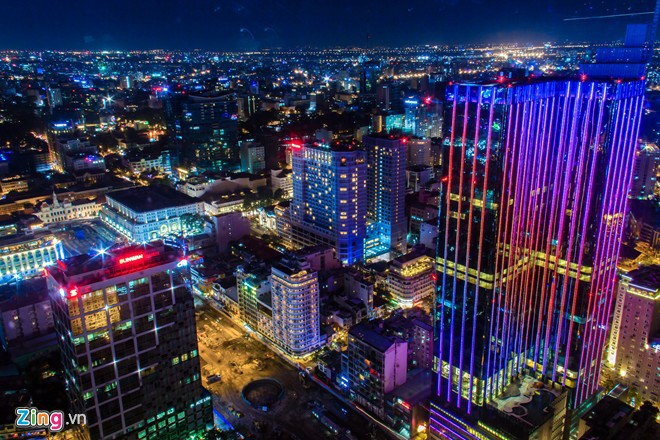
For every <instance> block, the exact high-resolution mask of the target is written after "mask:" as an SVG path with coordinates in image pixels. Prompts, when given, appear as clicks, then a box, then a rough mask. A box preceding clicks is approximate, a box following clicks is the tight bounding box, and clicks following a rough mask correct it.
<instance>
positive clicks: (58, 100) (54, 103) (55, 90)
mask: <svg viewBox="0 0 660 440" xmlns="http://www.w3.org/2000/svg"><path fill="white" fill-rule="evenodd" d="M46 98H47V99H48V107H50V111H51V113H52V111H53V109H54V108H55V107H59V106H61V105H62V104H63V101H62V90H60V88H59V87H57V86H52V85H51V86H50V87H48V93H47V94H46Z"/></svg>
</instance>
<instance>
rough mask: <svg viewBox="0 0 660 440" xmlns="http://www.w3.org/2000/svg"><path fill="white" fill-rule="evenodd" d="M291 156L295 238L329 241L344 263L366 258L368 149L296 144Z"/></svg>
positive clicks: (301, 242) (300, 243)
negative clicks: (364, 256) (365, 150)
mask: <svg viewBox="0 0 660 440" xmlns="http://www.w3.org/2000/svg"><path fill="white" fill-rule="evenodd" d="M292 162H293V202H292V203H291V237H292V241H293V242H294V244H296V245H298V246H301V247H302V246H311V245H315V244H327V245H330V246H332V247H333V248H334V249H335V252H336V253H337V258H338V259H339V260H340V261H342V262H343V263H344V264H353V263H355V262H356V261H360V260H362V258H363V255H364V239H365V237H366V220H365V217H366V213H367V189H366V181H367V157H366V154H365V152H364V151H360V150H357V149H356V148H355V147H354V146H353V145H350V144H349V145H345V144H339V143H334V144H332V145H326V144H307V145H304V146H297V147H295V146H294V147H292ZM402 209H403V208H402ZM404 225H405V222H404Z"/></svg>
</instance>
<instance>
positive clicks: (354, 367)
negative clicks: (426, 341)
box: [340, 323, 408, 417]
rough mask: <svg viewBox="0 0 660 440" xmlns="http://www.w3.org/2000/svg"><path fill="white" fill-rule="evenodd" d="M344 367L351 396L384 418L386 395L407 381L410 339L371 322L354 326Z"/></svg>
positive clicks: (345, 378) (350, 333)
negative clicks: (384, 329) (392, 333)
mask: <svg viewBox="0 0 660 440" xmlns="http://www.w3.org/2000/svg"><path fill="white" fill-rule="evenodd" d="M341 369H342V375H343V379H342V381H343V384H344V385H345V386H346V388H347V389H348V390H349V392H350V393H351V398H352V399H353V400H355V402H357V403H359V404H360V405H361V406H363V407H365V408H367V409H368V410H369V411H370V412H372V413H375V414H377V415H378V416H379V417H384V415H385V395H386V394H387V393H389V392H390V391H392V390H394V389H395V388H396V387H398V386H399V385H402V384H404V383H405V382H406V378H407V376H406V373H407V370H408V342H406V341H404V340H403V339H401V338H399V337H397V336H394V335H391V334H388V333H387V332H385V331H383V328H381V327H379V326H372V325H370V323H360V324H357V325H354V326H353V327H351V329H350V330H349V332H348V348H347V350H346V352H345V353H344V354H343V355H342V367H341ZM342 381H340V383H342Z"/></svg>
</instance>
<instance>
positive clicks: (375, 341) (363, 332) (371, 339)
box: [348, 322, 403, 353]
mask: <svg viewBox="0 0 660 440" xmlns="http://www.w3.org/2000/svg"><path fill="white" fill-rule="evenodd" d="M378 330H379V328H378V327H376V328H374V327H373V326H372V324H371V323H365V322H361V323H359V324H357V325H354V326H353V327H351V329H350V330H349V332H348V333H349V334H350V335H351V336H353V337H355V338H356V339H359V340H360V341H362V342H364V343H365V344H368V345H371V346H372V347H373V348H375V349H376V350H378V351H380V352H381V353H384V352H386V351H387V350H388V349H389V348H390V347H391V346H392V345H393V344H395V343H397V342H403V341H402V340H401V339H399V338H397V337H394V336H386V335H383V334H381V333H380V332H379V331H378Z"/></svg>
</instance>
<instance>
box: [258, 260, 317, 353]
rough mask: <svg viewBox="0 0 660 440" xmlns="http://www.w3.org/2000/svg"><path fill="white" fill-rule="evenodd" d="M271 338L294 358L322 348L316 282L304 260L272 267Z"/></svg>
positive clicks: (315, 275)
mask: <svg viewBox="0 0 660 440" xmlns="http://www.w3.org/2000/svg"><path fill="white" fill-rule="evenodd" d="M270 283H271V284H270V285H271V296H272V300H271V301H272V310H273V337H274V339H275V341H276V342H277V344H278V345H279V346H280V348H281V349H282V350H283V351H284V352H285V353H286V354H288V355H290V356H294V357H302V356H306V355H308V354H310V353H312V352H313V351H315V350H316V349H318V348H319V347H320V346H321V326H320V320H319V279H318V273H317V272H315V271H313V270H312V269H311V268H310V266H309V263H307V262H306V261H305V260H304V259H295V258H289V259H284V260H282V261H281V262H280V263H278V264H276V265H275V266H273V268H272V272H271V281H270Z"/></svg>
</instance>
